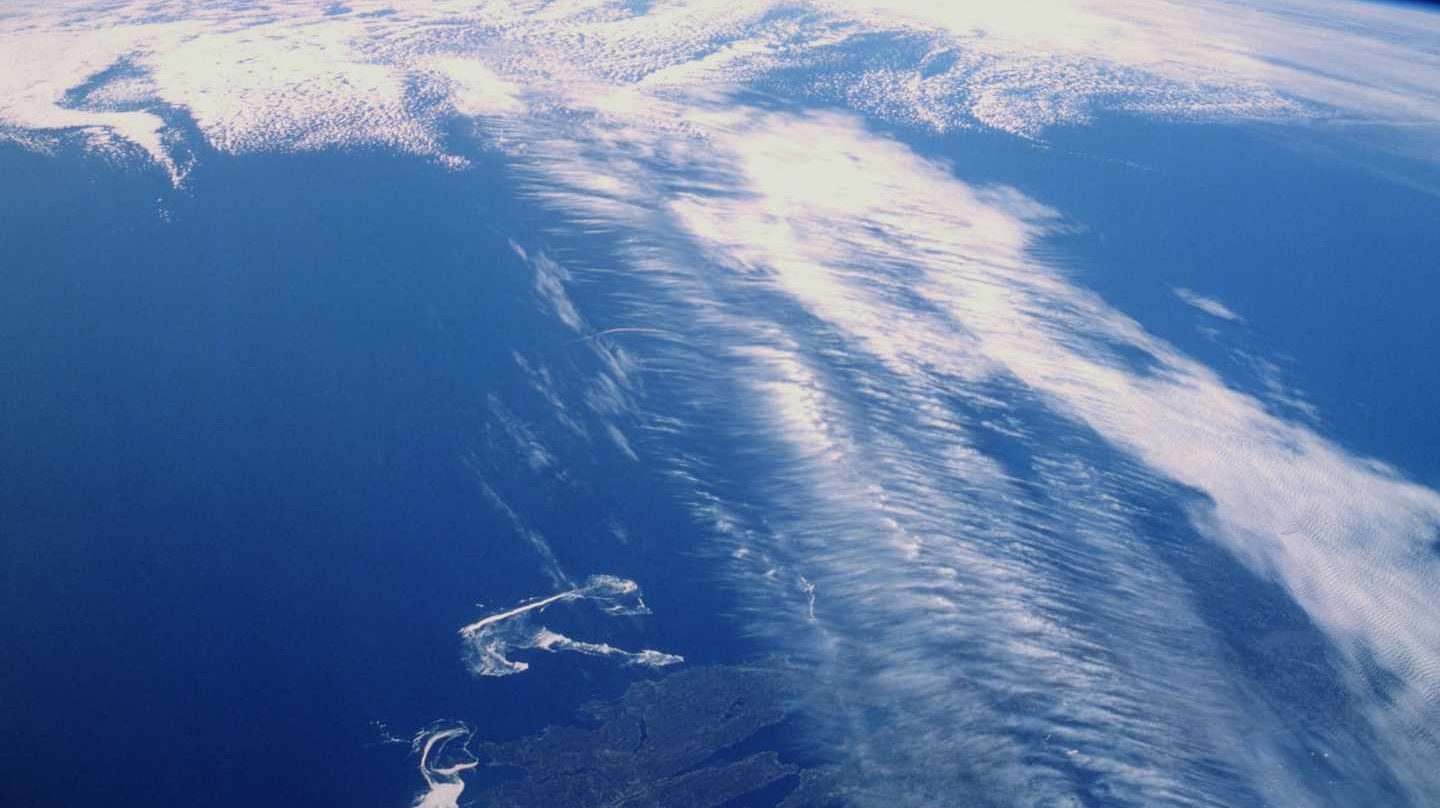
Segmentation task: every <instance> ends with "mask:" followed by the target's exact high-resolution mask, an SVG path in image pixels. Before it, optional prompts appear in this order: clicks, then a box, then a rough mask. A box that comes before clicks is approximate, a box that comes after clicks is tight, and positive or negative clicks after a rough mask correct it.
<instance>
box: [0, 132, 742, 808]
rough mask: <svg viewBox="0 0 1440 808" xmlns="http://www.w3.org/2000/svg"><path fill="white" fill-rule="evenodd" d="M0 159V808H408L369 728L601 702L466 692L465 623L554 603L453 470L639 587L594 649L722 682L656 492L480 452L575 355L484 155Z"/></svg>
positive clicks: (683, 529)
mask: <svg viewBox="0 0 1440 808" xmlns="http://www.w3.org/2000/svg"><path fill="white" fill-rule="evenodd" d="M477 157H478V159H481V160H483V159H484V155H478V156H477ZM0 161H3V168H0V173H3V175H4V176H5V177H6V178H7V179H6V185H7V193H6V194H5V195H4V196H3V199H0V205H3V206H4V209H3V210H0V253H3V255H4V256H5V260H6V264H7V266H6V271H5V272H3V273H0V284H3V288H0V301H3V303H0V307H3V316H0V342H3V344H5V346H6V349H5V351H4V354H3V357H4V358H3V362H4V366H5V384H4V385H3V386H0V410H3V412H4V413H5V420H6V428H5V430H4V432H3V437H0V440H3V445H0V454H3V457H4V458H5V459H4V461H3V468H0V533H3V536H4V540H3V541H0V554H3V558H0V576H3V580H0V610H3V612H4V613H5V614H6V615H7V619H6V620H5V622H4V625H5V629H4V632H3V633H4V646H5V648H6V649H7V650H6V652H5V656H6V658H7V664H6V665H4V666H0V677H4V679H3V681H0V694H4V695H3V696H0V698H4V699H5V702H6V703H5V704H4V707H3V712H4V714H5V716H6V721H7V727H6V731H5V733H4V734H3V735H0V759H3V760H4V761H5V769H6V771H7V772H11V773H12V776H10V777H7V778H6V781H5V782H4V784H3V785H0V804H5V805H17V806H19V805H42V804H69V805H79V804H101V805H103V804H119V803H123V804H154V805H194V806H200V805H210V806H254V805H262V804H270V803H271V801H272V800H273V799H274V798H275V795H276V794H285V795H287V798H286V801H287V802H293V803H296V804H302V803H303V804H318V805H376V806H381V805H403V804H407V803H408V801H409V800H410V799H411V798H412V797H413V794H414V793H415V791H416V789H417V788H418V787H419V785H420V783H419V779H418V776H417V775H416V774H415V772H414V769H413V766H414V761H413V759H412V758H411V757H410V756H409V751H408V749H407V748H406V747H404V746H397V745H394V744H382V743H381V741H382V738H383V733H382V732H381V731H379V730H378V729H377V728H376V727H374V726H372V725H371V722H383V723H384V724H385V726H386V727H388V728H389V730H390V732H392V733H395V734H398V735H401V736H405V737H408V736H409V735H410V734H411V733H412V732H414V731H415V730H416V729H418V728H419V727H421V726H424V725H425V724H427V723H428V722H430V721H433V720H435V719H437V718H451V717H463V718H464V719H465V720H467V721H470V722H472V723H474V724H476V725H477V726H479V727H480V728H481V735H482V736H483V737H487V738H503V737H508V736H513V735H516V734H519V733H521V732H533V731H534V730H536V729H538V728H540V727H541V726H543V725H544V724H545V723H547V722H557V721H562V720H568V719H569V718H570V717H571V716H572V715H573V712H574V710H575V708H576V706H577V705H578V704H580V703H581V702H583V701H587V700H590V699H593V698H596V697H600V696H612V695H615V694H616V693H617V692H618V690H619V689H620V688H621V687H623V683H624V681H625V677H624V676H623V674H621V673H620V672H618V671H611V670H607V668H606V666H603V665H593V664H586V662H585V660H583V659H580V660H572V659H568V658H566V657H565V656H564V655H561V656H557V657H555V658H553V659H547V661H546V664H544V665H539V666H536V670H535V671H534V673H533V674H531V675H527V676H519V677H510V678H507V679H500V680H493V679H491V680H484V681H476V680H474V679H472V678H471V677H470V675H469V674H468V673H467V672H466V670H465V668H464V666H463V665H462V663H461V660H460V643H459V639H458V638H457V637H456V636H455V632H456V630H457V629H458V628H459V627H460V626H461V625H464V624H465V623H467V622H469V621H471V620H473V619H475V618H477V617H479V616H481V615H483V614H485V613H486V610H487V609H492V610H493V609H495V608H499V607H504V606H508V605H510V604H511V603H514V602H516V601H519V600H521V599H522V598H526V597H531V596H535V595H541V594H549V593H550V591H552V584H551V583H550V582H549V581H547V580H546V578H545V577H544V576H543V575H541V574H540V571H539V565H538V563H537V560H536V558H535V557H534V555H533V554H532V553H531V551H529V549H528V548H527V546H526V545H525V543H524V542H523V541H522V540H521V539H520V538H519V537H518V536H517V535H515V531H514V528H513V527H512V526H511V524H510V523H509V522H508V521H506V519H504V518H503V517H502V516H501V514H499V513H498V512H497V511H496V509H495V508H494V507H492V506H491V504H490V503H489V502H487V500H486V499H485V498H484V497H483V496H482V495H481V492H480V489H479V487H478V484H477V479H476V476H477V472H476V470H475V469H474V468H473V463H467V462H466V460H467V457H470V456H472V455H474V454H475V453H479V454H481V455H484V456H485V457H488V458H495V459H494V461H493V462H495V463H500V464H502V465H501V466H499V467H497V468H495V469H493V471H489V470H487V472H488V473H490V474H491V476H492V477H493V478H494V479H492V480H491V482H492V483H493V484H494V485H495V487H496V488H497V489H499V490H500V492H501V494H502V496H504V497H505V498H506V499H507V501H508V503H509V504H510V506H511V507H513V508H515V509H516V510H517V511H519V512H520V513H522V514H524V516H525V518H526V519H527V520H529V521H530V522H531V524H532V525H533V526H534V527H535V528H537V529H539V530H540V531H542V532H543V533H544V534H545V535H547V536H548V537H550V540H551V543H552V545H553V547H554V549H555V552H556V554H557V556H558V557H559V559H560V561H561V562H562V563H563V565H564V566H565V567H566V568H567V570H569V571H570V572H571V573H572V575H574V576H576V577H577V578H583V577H584V576H585V575H587V574H591V573H612V574H620V575H625V576H629V577H633V578H636V579H638V580H640V581H642V582H643V583H644V585H645V589H646V597H647V600H648V602H649V603H650V604H651V605H652V607H653V608H654V610H655V615H654V616H651V617H648V618H637V619H636V620H635V621H634V622H633V623H632V624H630V625H620V626H618V627H616V626H614V625H609V626H607V627H606V631H607V632H608V633H607V637H608V638H610V639H612V640H614V639H615V638H616V637H618V638H619V641H620V642H625V641H633V642H634V643H635V644H637V645H638V644H641V643H642V642H656V644H661V643H660V642H657V641H656V640H655V639H654V638H655V637H657V636H658V637H660V638H663V645H661V647H663V648H665V650H667V651H671V652H676V653H682V654H684V655H685V656H687V658H689V659H691V660H694V661H697V662H701V663H704V662H707V661H724V660H725V659H726V658H728V657H731V656H734V655H735V653H736V652H735V648H734V644H735V642H736V640H735V639H734V638H733V637H727V636H724V634H723V632H724V631H725V630H726V629H725V625H724V624H722V623H719V622H716V621H713V620H709V619H707V618H708V616H709V615H713V614H716V613H718V612H723V611H724V609H725V606H724V604H723V603H722V602H720V601H719V600H717V598H718V595H717V594H716V593H715V592H714V590H713V588H711V589H707V588H706V586H705V579H704V577H703V576H701V575H699V574H698V572H697V570H696V569H695V567H696V565H697V563H698V559H697V558H696V557H695V556H694V554H693V553H691V552H689V550H690V549H691V548H689V546H688V545H689V544H690V543H691V542H694V541H696V540H697V531H696V529H695V527H694V526H693V525H691V524H689V523H688V522H687V521H686V519H685V518H684V517H683V514H682V513H681V512H680V511H679V510H678V509H677V508H676V507H675V506H674V505H672V504H670V502H669V500H668V499H667V497H666V496H664V495H663V493H662V490H661V488H660V487H659V486H660V485H662V481H660V480H658V479H656V478H655V477H656V476H655V474H654V473H653V471H652V470H650V469H647V468H646V467H644V466H642V465H640V464H637V463H634V462H632V461H630V460H629V459H627V458H625V457H623V456H622V455H620V453H619V452H618V451H617V450H615V449H614V447H612V446H610V445H609V444H606V443H595V444H585V443H584V442H580V441H575V440H573V439H572V440H570V441H569V442H568V443H567V442H566V441H565V436H563V435H555V434H551V433H549V432H546V431H545V430H547V429H552V430H553V429H554V427H553V426H548V427H547V425H546V424H545V423H543V422H537V423H535V424H534V428H535V429H537V430H540V431H541V434H542V436H543V437H545V438H546V439H547V440H548V441H549V443H550V445H551V447H552V449H555V450H556V451H557V452H558V453H560V454H561V455H562V457H561V459H562V461H563V463H562V464H561V465H562V466H563V467H564V468H566V469H569V470H570V472H571V475H572V476H570V477H569V478H568V479H567V480H566V481H563V482H557V481H556V480H555V479H553V478H546V477H544V476H543V475H538V476H537V475H536V474H534V473H532V472H531V470H530V469H528V468H527V467H525V466H524V465H523V464H521V463H519V462H518V459H516V458H510V457H507V456H505V455H504V454H503V453H497V452H495V451H493V447H491V448H487V443H486V440H487V437H486V436H487V432H486V429H487V426H486V424H487V420H488V419H489V418H490V412H489V410H488V406H489V405H488V401H489V397H491V396H496V397H499V398H500V399H501V400H503V401H505V402H506V403H507V405H508V407H509V408H510V409H512V410H514V411H517V412H520V413H522V414H523V413H526V412H527V411H535V412H539V411H542V410H543V406H544V405H543V401H541V400H540V399H539V396H538V394H536V393H535V392H534V391H533V390H532V389H531V388H530V387H529V386H528V384H527V382H526V380H525V379H524V377H523V376H522V374H521V371H520V369H519V368H518V367H517V364H516V362H515V360H514V357H513V354H514V353H516V352H518V353H521V354H523V355H525V356H527V357H528V358H529V359H530V360H531V361H533V362H537V363H544V364H546V365H548V366H551V367H554V368H555V369H556V371H557V375H558V376H559V378H560V379H561V384H562V385H563V384H565V383H567V382H566V380H567V379H568V378H569V377H570V376H571V375H573V374H574V373H576V372H578V371H583V370H586V368H585V367H583V364H584V362H586V361H587V360H586V357H587V356H590V355H589V354H588V353H586V352H583V351H577V350H575V348H574V346H573V341H574V334H573V333H571V332H569V331H565V330H564V329H563V328H561V327H560V326H559V324H558V323H556V322H555V321H554V320H553V318H550V317H549V316H547V315H546V314H545V312H544V311H543V310H542V308H541V306H540V304H539V302H538V301H537V299H536V296H535V293H534V284H533V278H532V277H531V275H530V273H529V271H528V269H526V268H525V267H524V266H523V265H522V264H521V263H520V262H519V261H518V260H517V258H516V256H515V254H514V253H513V252H512V251H511V249H510V248H509V246H508V243H507V241H508V239H510V238H514V239H516V240H517V241H518V242H520V243H525V242H526V241H527V240H529V239H530V238H532V237H533V234H534V233H536V232H538V231H539V230H540V229H541V228H542V227H543V226H544V224H545V222H543V221H537V220H536V219H535V218H533V217H534V214H533V213H527V212H526V211H524V210H523V209H520V208H518V207H517V205H516V204H515V203H514V201H513V199H512V191H511V189H510V188H509V187H508V186H507V185H506V183H507V182H508V180H507V178H506V176H505V174H504V172H503V171H502V170H501V168H500V167H499V166H498V165H497V164H496V163H495V162H494V161H493V159H492V160H491V161H490V162H489V163H485V164H481V165H480V166H479V167H477V168H475V169H473V170H471V171H469V172H465V173H458V174H457V173H453V172H447V171H444V170H441V169H439V168H436V167H434V166H431V165H426V164H424V163H423V162H421V161H419V160H416V159H413V158H406V157H396V156H389V155H384V154H344V155H339V154H313V155H296V156H261V157H243V158H228V157H221V156H219V155H214V154H205V155H203V157H202V162H201V167H200V168H199V169H197V170H196V172H195V174H194V175H193V176H192V178H191V182H190V183H189V187H188V188H187V190H185V191H183V192H175V191H172V190H171V189H169V188H168V186H166V185H165V184H164V183H163V182H162V180H161V178H160V177H159V176H158V175H156V174H154V173H151V172H140V171H134V170H126V169H121V168H117V167H114V166H111V165H107V164H105V163H103V162H101V161H97V160H93V159H87V158H85V157H84V156H83V155H80V154H66V155H62V156H60V157H58V158H54V157H46V156H39V155H35V154H29V153H25V152H23V151H20V150H18V149H15V148H13V147H8V146H7V147H5V148H3V150H0ZM527 216H529V217H531V218H527ZM590 361H592V362H593V358H592V359H591V360H590ZM577 366H578V367H577ZM571 437H572V438H573V436H571ZM504 463H514V467H513V468H506V467H505V466H504V465H503V464H504ZM612 523H619V524H623V525H625V527H626V529H627V532H628V533H629V534H630V535H631V536H634V537H636V538H635V539H633V540H632V542H631V544H630V545H628V546H627V545H625V544H622V543H619V542H617V541H616V539H615V538H614V537H613V535H612V534H611V531H610V530H609V528H608V525H610V524H612ZM481 601H483V602H484V607H481V606H479V605H477V604H478V603H479V602H481ZM641 638H643V639H641ZM14 773H24V774H23V776H21V777H19V778H16V777H14V776H13V774H14Z"/></svg>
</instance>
